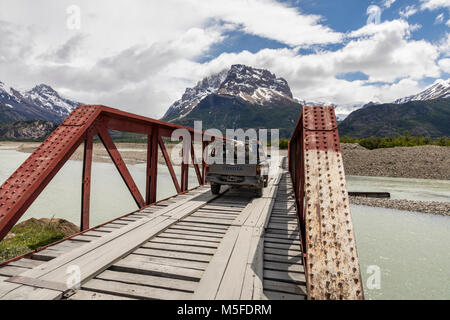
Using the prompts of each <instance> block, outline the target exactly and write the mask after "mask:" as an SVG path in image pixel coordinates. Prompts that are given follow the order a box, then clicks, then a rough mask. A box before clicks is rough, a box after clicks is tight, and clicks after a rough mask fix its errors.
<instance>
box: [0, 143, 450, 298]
mask: <svg viewBox="0 0 450 320" xmlns="http://www.w3.org/2000/svg"><path fill="white" fill-rule="evenodd" d="M27 157H28V154H25V153H20V152H17V151H15V150H14V149H13V148H11V147H0V184H2V183H3V181H4V180H5V179H7V178H8V177H9V175H11V173H12V172H13V171H14V170H15V169H16V168H17V167H18V166H19V165H20V164H21V163H22V162H23V161H24V160H25V159H26V158H27ZM128 167H129V170H130V173H131V174H132V176H133V177H134V179H135V181H136V183H137V185H138V188H139V189H140V190H141V192H142V193H144V189H145V165H144V164H138V165H129V166H128ZM81 169H82V163H81V162H80V161H68V163H67V164H66V165H65V166H64V167H63V168H62V169H61V171H60V172H59V173H58V174H57V175H56V176H55V178H54V179H53V180H52V182H51V183H50V184H49V186H48V187H47V188H46V189H45V190H44V191H43V193H42V194H41V195H40V196H39V198H38V199H37V200H36V201H35V202H34V203H33V205H32V206H31V207H30V208H29V209H28V211H27V213H26V214H25V215H24V216H23V217H22V218H21V220H22V221H23V220H26V219H29V218H31V217H36V218H41V217H58V218H64V219H67V220H69V221H72V222H74V223H78V222H79V216H80V210H81V209H80V198H81ZM175 170H176V172H177V173H178V175H179V172H180V170H179V168H176V169H175ZM347 184H348V189H349V191H388V192H391V196H392V198H395V199H410V200H434V201H447V202H448V201H450V181H439V180H422V179H403V178H386V177H356V176H347ZM195 185H196V178H195V173H194V170H190V176H189V186H190V187H193V186H195ZM174 192H175V189H174V187H173V184H172V181H171V178H170V175H169V173H168V170H167V168H166V167H165V166H160V167H159V173H158V199H162V198H165V197H167V196H169V195H171V194H173V193H174ZM351 209H352V216H353V222H354V228H355V233H356V240H357V247H358V255H359V261H360V265H361V274H362V277H363V282H364V285H365V290H364V291H365V297H366V299H450V254H449V252H450V217H443V216H435V215H430V214H421V213H412V212H406V211H399V210H392V209H383V208H372V207H366V206H356V205H352V206H351ZM134 210H136V205H135V204H134V202H133V200H132V197H131V195H130V194H129V192H128V191H127V189H126V187H125V185H124V183H123V182H122V180H121V178H120V176H119V174H118V172H117V170H116V169H115V168H114V165H113V164H112V163H94V164H93V169H92V192H91V223H92V225H97V224H100V223H102V222H105V221H107V220H111V219H113V218H115V217H117V216H120V215H123V214H124V213H127V212H131V211H134ZM378 271H379V277H378ZM374 277H376V278H374ZM374 279H376V280H377V281H375V282H373V280H374ZM374 283H375V284H379V286H378V285H374ZM368 284H369V285H368Z"/></svg>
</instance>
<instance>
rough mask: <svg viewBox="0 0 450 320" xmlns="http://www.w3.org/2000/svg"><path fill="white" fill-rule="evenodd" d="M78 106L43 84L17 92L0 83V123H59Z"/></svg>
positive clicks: (77, 103)
mask: <svg viewBox="0 0 450 320" xmlns="http://www.w3.org/2000/svg"><path fill="white" fill-rule="evenodd" d="M79 104H81V103H79V102H76V101H73V100H70V99H67V98H64V97H62V96H61V95H59V93H58V92H56V91H55V90H54V89H53V88H51V87H50V86H48V85H45V84H40V85H38V86H35V87H34V88H33V89H31V90H29V91H19V90H16V89H14V88H12V87H9V86H7V85H6V84H4V83H3V82H1V81H0V123H6V122H10V121H14V120H24V121H27V120H44V121H51V122H55V123H59V122H61V121H62V120H64V118H66V117H67V116H68V115H69V114H70V113H71V112H72V111H73V110H74V109H75V107H76V106H78V105H79ZM8 109H9V110H8Z"/></svg>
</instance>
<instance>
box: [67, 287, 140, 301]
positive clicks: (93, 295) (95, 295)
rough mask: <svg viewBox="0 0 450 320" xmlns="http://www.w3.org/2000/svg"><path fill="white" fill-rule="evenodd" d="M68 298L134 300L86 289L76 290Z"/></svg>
mask: <svg viewBox="0 0 450 320" xmlns="http://www.w3.org/2000/svg"><path fill="white" fill-rule="evenodd" d="M68 300H110V301H111V300H136V299H133V298H127V297H123V296H116V295H112V294H106V293H99V292H94V291H87V290H78V291H77V292H76V293H75V294H73V295H72V296H70V297H69V298H68Z"/></svg>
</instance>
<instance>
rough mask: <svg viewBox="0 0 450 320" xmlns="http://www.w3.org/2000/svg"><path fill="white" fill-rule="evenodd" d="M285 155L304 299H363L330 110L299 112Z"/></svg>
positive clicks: (320, 109)
mask: <svg viewBox="0 0 450 320" xmlns="http://www.w3.org/2000/svg"><path fill="white" fill-rule="evenodd" d="M294 151H295V154H293V152H294ZM289 156H290V159H289V161H290V163H291V167H290V171H291V175H292V177H293V184H294V188H295V196H296V202H297V209H298V210H299V211H301V212H299V222H300V230H301V232H302V249H303V250H304V254H305V256H304V263H305V274H306V287H307V294H308V299H311V300H322V299H326V300H358V299H364V292H363V285H362V279H361V273H360V267H359V261H358V253H357V249H356V240H355V235H354V231H353V222H352V217H351V214H350V204H349V198H348V193H347V190H346V182H345V174H344V165H343V160H342V154H341V149H340V144H339V135H338V129H337V123H336V117H335V114H334V108H333V107H324V106H320V107H319V106H316V107H312V106H304V107H303V110H302V113H301V116H300V119H299V121H298V123H297V126H296V128H295V130H294V134H293V136H292V139H291V141H290V153H289Z"/></svg>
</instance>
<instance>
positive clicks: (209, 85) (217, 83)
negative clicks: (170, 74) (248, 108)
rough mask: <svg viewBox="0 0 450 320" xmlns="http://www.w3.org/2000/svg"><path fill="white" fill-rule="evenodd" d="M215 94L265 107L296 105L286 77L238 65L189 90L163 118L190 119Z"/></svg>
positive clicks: (200, 82) (206, 79)
mask: <svg viewBox="0 0 450 320" xmlns="http://www.w3.org/2000/svg"><path fill="white" fill-rule="evenodd" d="M211 94H217V95H221V96H233V97H237V98H240V99H242V100H244V101H245V102H248V103H250V104H255V105H262V106H267V105H271V104H273V103H275V102H276V101H283V100H288V101H290V102H294V103H295V101H294V99H293V96H292V92H291V89H290V88H289V85H288V83H287V81H286V80H284V79H283V78H277V77H276V76H275V75H274V74H273V73H271V72H270V71H268V70H264V69H256V68H252V67H249V66H245V65H241V64H236V65H232V66H231V68H230V69H226V70H223V71H221V72H219V73H217V74H214V75H211V76H209V77H206V78H204V79H203V80H201V81H199V82H198V83H197V85H196V86H195V87H193V88H187V89H186V91H185V93H184V94H183V96H182V97H181V99H180V100H178V101H176V102H175V103H174V104H172V106H170V108H169V109H168V110H167V112H166V114H165V115H164V117H163V119H165V120H175V119H181V118H183V117H186V116H187V115H188V114H189V113H191V112H192V110H194V109H195V107H196V106H197V105H198V104H199V103H200V102H201V101H203V100H204V99H205V98H206V97H208V96H209V95H211Z"/></svg>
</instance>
